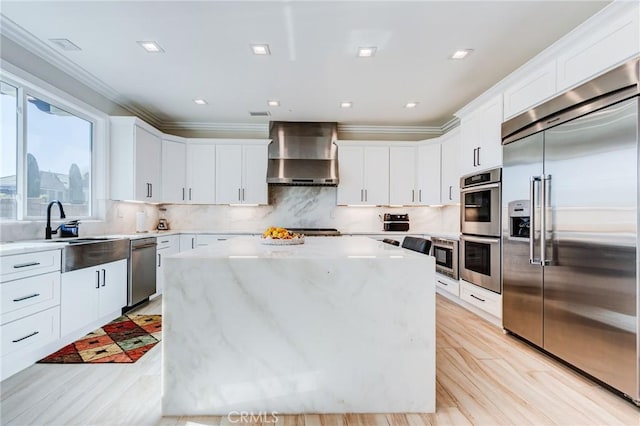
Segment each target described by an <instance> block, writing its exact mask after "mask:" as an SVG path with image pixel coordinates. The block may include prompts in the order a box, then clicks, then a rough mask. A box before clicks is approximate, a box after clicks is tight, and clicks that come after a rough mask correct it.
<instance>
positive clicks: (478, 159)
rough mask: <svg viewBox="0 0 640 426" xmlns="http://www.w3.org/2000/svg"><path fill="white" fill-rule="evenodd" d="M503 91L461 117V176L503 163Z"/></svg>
mask: <svg viewBox="0 0 640 426" xmlns="http://www.w3.org/2000/svg"><path fill="white" fill-rule="evenodd" d="M502 116H503V114H502V94H500V95H498V96H494V97H493V98H492V99H491V100H489V101H488V102H486V103H485V104H483V105H482V106H480V107H479V108H477V109H476V110H474V111H473V112H471V113H469V114H468V115H466V116H464V117H462V119H461V123H460V132H461V138H462V140H461V144H460V171H461V173H462V175H466V174H469V173H475V172H477V171H481V170H486V169H491V168H494V167H500V166H502V137H501V136H502V135H501V131H502Z"/></svg>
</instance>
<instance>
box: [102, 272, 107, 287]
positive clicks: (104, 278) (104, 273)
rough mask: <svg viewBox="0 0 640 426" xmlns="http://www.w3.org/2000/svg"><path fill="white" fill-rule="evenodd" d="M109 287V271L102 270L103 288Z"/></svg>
mask: <svg viewBox="0 0 640 426" xmlns="http://www.w3.org/2000/svg"><path fill="white" fill-rule="evenodd" d="M106 285H107V270H106V269H103V270H102V287H104V286H106Z"/></svg>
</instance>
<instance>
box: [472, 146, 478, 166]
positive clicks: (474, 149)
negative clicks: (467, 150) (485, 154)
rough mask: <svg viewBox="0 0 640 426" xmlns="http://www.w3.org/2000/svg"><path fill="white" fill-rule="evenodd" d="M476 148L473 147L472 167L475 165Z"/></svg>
mask: <svg viewBox="0 0 640 426" xmlns="http://www.w3.org/2000/svg"><path fill="white" fill-rule="evenodd" d="M477 150H478V148H473V167H475V166H477V164H476V151H477Z"/></svg>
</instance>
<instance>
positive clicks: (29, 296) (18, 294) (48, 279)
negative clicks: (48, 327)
mask: <svg viewBox="0 0 640 426" xmlns="http://www.w3.org/2000/svg"><path fill="white" fill-rule="evenodd" d="M59 304H60V272H57V271H56V272H49V273H48V274H44V275H37V276H35V277H29V278H23V279H21V280H14V281H9V282H6V283H3V284H2V285H0V306H2V316H1V317H0V323H1V324H6V323H8V322H10V321H14V320H17V319H19V318H22V317H25V316H28V315H31V314H33V313H35V312H38V311H42V310H44V309H47V308H51V307H53V306H56V305H59Z"/></svg>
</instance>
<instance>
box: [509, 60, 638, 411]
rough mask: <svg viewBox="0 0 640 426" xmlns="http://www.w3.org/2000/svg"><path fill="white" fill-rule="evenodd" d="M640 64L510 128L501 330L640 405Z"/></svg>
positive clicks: (625, 67)
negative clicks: (639, 101) (639, 241)
mask: <svg viewBox="0 0 640 426" xmlns="http://www.w3.org/2000/svg"><path fill="white" fill-rule="evenodd" d="M639 80H640V61H639V60H634V61H631V62H629V63H627V64H625V65H623V66H621V67H619V68H616V69H614V70H612V71H610V72H609V73H607V74H604V75H603V76H601V77H599V78H596V79H594V80H592V81H590V82H589V83H587V84H585V85H582V86H580V87H578V88H576V89H574V90H572V91H570V92H568V93H566V94H563V95H560V96H558V97H557V98H554V99H552V100H551V101H549V102H547V103H545V104H543V105H540V106H539V107H536V108H535V109H533V110H531V111H528V112H527V113H525V114H522V115H520V116H518V117H515V118H514V119H512V120H509V121H507V122H505V123H504V124H503V127H502V132H503V161H504V163H503V164H504V167H503V175H502V191H503V192H502V200H503V201H502V209H503V212H502V218H503V220H502V248H503V261H502V265H503V273H502V276H503V326H504V328H505V329H506V330H508V331H510V332H511V333H513V334H516V335H518V336H520V337H522V338H524V339H526V340H528V341H529V342H531V343H533V344H535V345H537V346H539V347H540V348H543V349H544V350H545V351H547V352H549V353H551V354H553V355H555V356H557V357H559V358H561V359H562V360H564V361H566V362H568V363H570V364H572V365H573V366H575V367H577V368H579V369H580V370H583V371H584V372H586V373H588V374H589V375H591V376H593V377H595V378H596V379H599V380H600V381H602V382H604V383H606V384H608V385H609V386H611V387H612V388H614V389H616V390H618V391H620V392H622V393H624V394H626V395H627V396H628V397H629V398H630V399H632V400H634V401H635V402H636V404H637V403H638V401H639V400H640V375H639V366H638V363H639V353H638V351H639V345H640V343H639V340H638V327H639V319H638V311H639V309H640V299H639V297H638V294H639V280H638V265H639V264H640V257H639V254H638V226H639V219H638V197H639V192H638V188H639V178H638V164H639V150H638V123H639V121H640V114H639V106H638V99H639V98H638V94H639V93H640V87H639V85H638V81H639Z"/></svg>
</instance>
